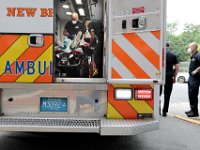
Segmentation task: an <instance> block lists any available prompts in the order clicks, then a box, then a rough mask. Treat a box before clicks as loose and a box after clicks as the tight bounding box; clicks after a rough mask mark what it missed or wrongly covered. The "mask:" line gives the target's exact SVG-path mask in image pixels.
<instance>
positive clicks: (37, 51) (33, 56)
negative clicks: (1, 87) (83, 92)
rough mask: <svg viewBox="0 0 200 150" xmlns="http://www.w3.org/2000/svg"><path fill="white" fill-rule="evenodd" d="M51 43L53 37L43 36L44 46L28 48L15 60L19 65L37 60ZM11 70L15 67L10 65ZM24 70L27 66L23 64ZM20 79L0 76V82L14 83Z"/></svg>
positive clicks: (17, 76) (12, 76) (13, 76)
mask: <svg viewBox="0 0 200 150" xmlns="http://www.w3.org/2000/svg"><path fill="white" fill-rule="evenodd" d="M52 43H53V36H51V35H45V36H44V46H43V47H38V48H35V47H29V48H28V49H27V50H26V51H25V52H24V53H23V54H22V55H21V56H20V57H19V58H18V59H17V60H18V62H19V63H21V62H22V61H27V60H33V61H35V60H37V58H38V57H40V55H41V54H42V53H44V52H45V51H46V50H47V49H48V47H49V46H50V45H51V44H52ZM11 69H12V70H15V65H14V64H12V65H11ZM24 69H25V70H26V69H27V65H26V64H25V66H24ZM19 77H20V75H15V74H13V75H1V76H0V82H14V81H16V80H17V79H18V78H19Z"/></svg>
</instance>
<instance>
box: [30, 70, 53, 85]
mask: <svg viewBox="0 0 200 150" xmlns="http://www.w3.org/2000/svg"><path fill="white" fill-rule="evenodd" d="M46 72H47V74H46V75H43V76H39V77H38V78H37V79H36V80H35V81H34V83H50V82H52V81H53V78H52V75H50V68H48V69H47V71H46Z"/></svg>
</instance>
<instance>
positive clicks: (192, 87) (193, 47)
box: [185, 43, 200, 117]
mask: <svg viewBox="0 0 200 150" xmlns="http://www.w3.org/2000/svg"><path fill="white" fill-rule="evenodd" d="M197 49H198V44H197V43H191V44H190V45H189V48H188V52H189V53H190V54H191V57H190V59H191V60H190V65H189V74H190V76H189V80H188V95H189V102H190V108H191V110H189V111H186V112H185V113H186V115H187V116H188V117H198V116H199V113H198V94H199V85H200V52H199V51H198V50H197Z"/></svg>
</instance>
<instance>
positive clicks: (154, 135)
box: [0, 117, 200, 150]
mask: <svg viewBox="0 0 200 150" xmlns="http://www.w3.org/2000/svg"><path fill="white" fill-rule="evenodd" d="M199 133H200V126H198V125H195V124H190V123H187V122H185V121H181V120H179V119H176V118H173V117H167V118H161V122H160V129H159V130H156V131H151V132H147V133H143V134H140V135H136V136H129V137H126V136H124V137H116V136H114V137H104V136H99V135H98V134H67V133H10V132H2V133H0V150H45V149H48V150H96V149H101V150H199V149H200V144H199V141H200V134H199Z"/></svg>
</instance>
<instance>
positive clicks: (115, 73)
mask: <svg viewBox="0 0 200 150" xmlns="http://www.w3.org/2000/svg"><path fill="white" fill-rule="evenodd" d="M112 78H113V79H121V78H122V76H121V75H120V74H119V73H118V72H117V71H116V70H115V69H114V68H112Z"/></svg>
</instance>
